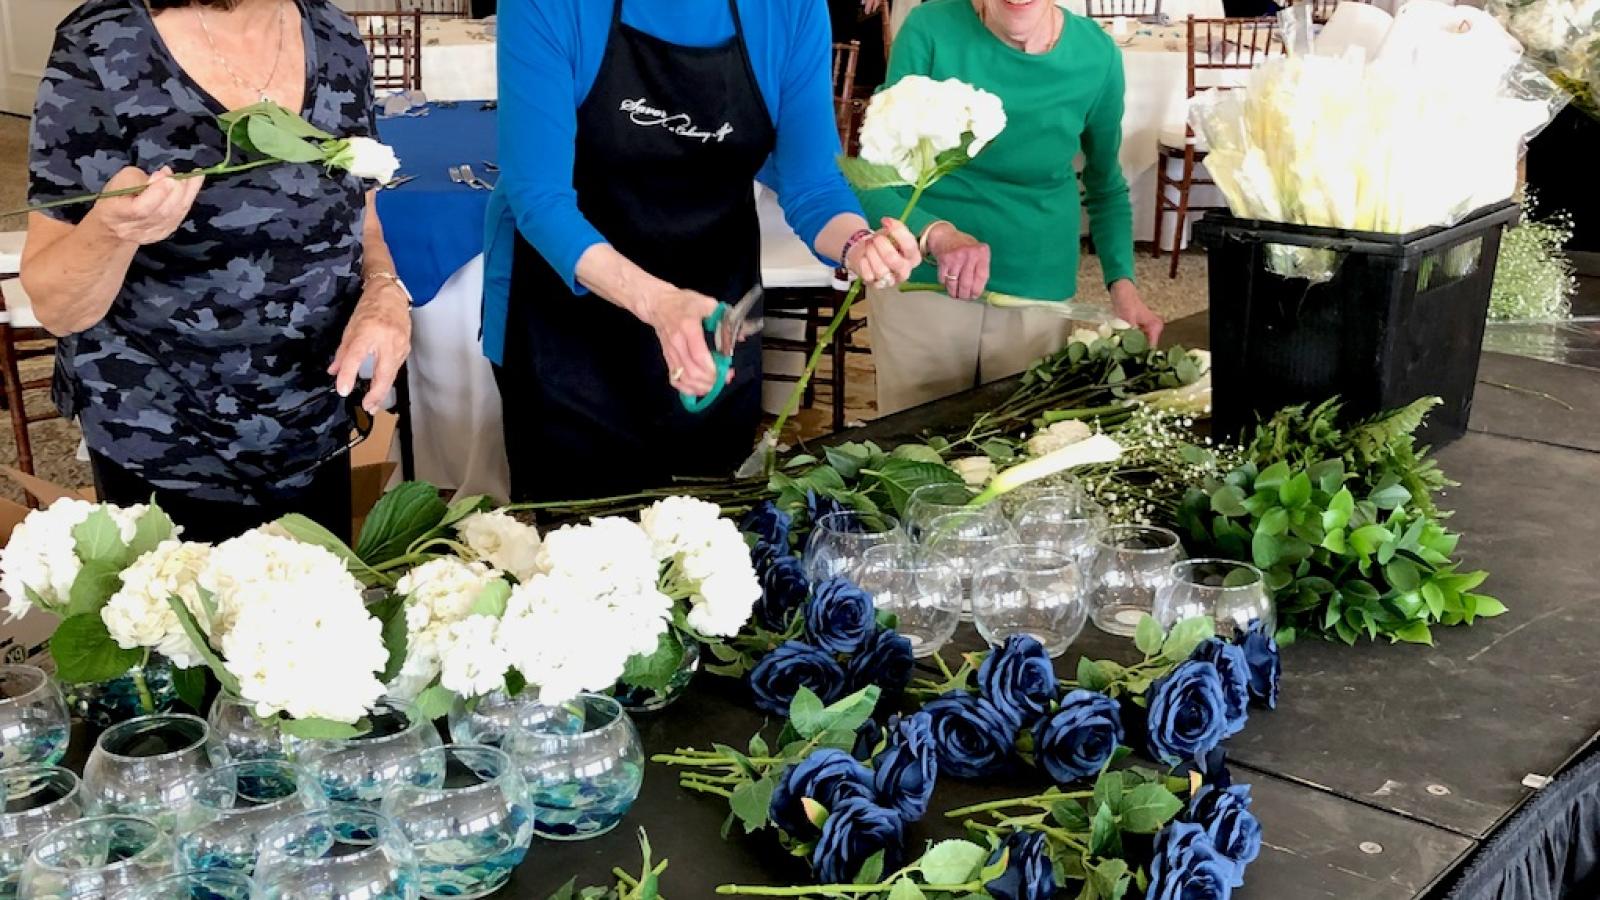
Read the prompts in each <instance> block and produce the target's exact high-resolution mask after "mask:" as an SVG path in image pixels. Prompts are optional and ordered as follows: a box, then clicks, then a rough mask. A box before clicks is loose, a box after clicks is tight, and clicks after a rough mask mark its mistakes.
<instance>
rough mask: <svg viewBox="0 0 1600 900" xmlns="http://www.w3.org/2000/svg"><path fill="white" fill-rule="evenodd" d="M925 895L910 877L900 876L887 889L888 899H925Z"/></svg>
mask: <svg viewBox="0 0 1600 900" xmlns="http://www.w3.org/2000/svg"><path fill="white" fill-rule="evenodd" d="M927 896H928V895H927V894H924V893H923V892H922V888H920V887H918V886H917V883H916V882H915V881H912V880H911V879H910V877H905V878H901V879H900V880H899V881H896V882H895V883H894V887H892V888H890V889H889V900H927Z"/></svg>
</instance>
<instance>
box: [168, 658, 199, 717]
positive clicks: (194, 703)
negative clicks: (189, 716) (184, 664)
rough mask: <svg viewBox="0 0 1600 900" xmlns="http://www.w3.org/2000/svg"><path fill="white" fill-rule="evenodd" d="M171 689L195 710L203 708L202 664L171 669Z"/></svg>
mask: <svg viewBox="0 0 1600 900" xmlns="http://www.w3.org/2000/svg"><path fill="white" fill-rule="evenodd" d="M172 689H173V690H174V691H176V692H177V694H178V699H179V700H182V701H183V702H184V703H185V704H187V705H188V707H189V708H190V709H192V710H194V711H195V712H197V713H198V712H201V711H203V710H204V709H205V697H206V669H205V667H204V666H192V667H190V668H187V669H177V668H175V669H173V670H172Z"/></svg>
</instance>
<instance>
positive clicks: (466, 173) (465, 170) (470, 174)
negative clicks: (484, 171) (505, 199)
mask: <svg viewBox="0 0 1600 900" xmlns="http://www.w3.org/2000/svg"><path fill="white" fill-rule="evenodd" d="M461 175H462V177H464V178H466V179H467V182H468V183H469V184H471V185H472V186H473V187H480V188H483V189H484V190H486V191H492V190H494V185H492V184H490V183H489V182H487V181H484V180H483V179H482V178H479V177H478V175H477V173H476V172H474V171H472V167H471V166H467V165H463V166H462V167H461Z"/></svg>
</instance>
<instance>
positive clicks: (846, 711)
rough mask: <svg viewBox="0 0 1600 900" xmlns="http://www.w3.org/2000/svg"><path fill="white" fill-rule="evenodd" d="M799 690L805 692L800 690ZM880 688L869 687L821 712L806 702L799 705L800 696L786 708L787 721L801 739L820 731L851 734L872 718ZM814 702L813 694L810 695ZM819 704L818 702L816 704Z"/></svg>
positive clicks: (873, 685)
mask: <svg viewBox="0 0 1600 900" xmlns="http://www.w3.org/2000/svg"><path fill="white" fill-rule="evenodd" d="M801 690H805V689H804V688H802V689H801ZM879 692H880V689H879V688H878V686H877V685H875V684H871V685H867V686H866V687H864V688H862V689H861V690H859V691H856V692H855V693H854V694H851V695H850V696H848V697H845V698H844V699H842V700H839V701H837V702H835V703H833V704H832V705H830V706H827V707H824V708H822V709H817V710H813V708H812V706H811V704H810V703H807V704H805V705H804V706H801V704H800V696H799V695H798V694H797V695H796V696H795V702H794V704H792V705H791V706H790V707H789V721H790V723H791V724H793V725H794V729H795V731H797V732H799V733H800V736H801V737H805V738H811V737H816V736H817V735H819V734H822V733H824V732H841V733H845V734H850V735H853V734H854V733H855V730H856V729H857V728H860V727H861V723H862V722H865V721H866V720H867V719H868V718H870V717H871V716H872V711H873V710H874V709H876V708H877V706H878V694H879ZM812 699H813V700H816V695H815V694H812ZM817 703H818V704H819V705H820V703H821V701H817Z"/></svg>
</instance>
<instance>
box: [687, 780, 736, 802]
mask: <svg viewBox="0 0 1600 900" xmlns="http://www.w3.org/2000/svg"><path fill="white" fill-rule="evenodd" d="M678 785H679V787H683V788H687V789H688V790H691V791H699V792H700V793H702V794H716V795H717V796H718V797H721V798H723V799H724V800H731V799H733V792H732V791H729V790H725V789H723V788H719V787H716V786H715V785H710V784H700V783H699V782H695V781H685V780H681V779H680V780H679V781H678Z"/></svg>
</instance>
